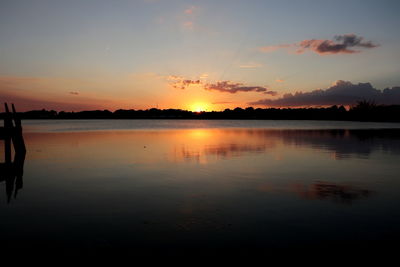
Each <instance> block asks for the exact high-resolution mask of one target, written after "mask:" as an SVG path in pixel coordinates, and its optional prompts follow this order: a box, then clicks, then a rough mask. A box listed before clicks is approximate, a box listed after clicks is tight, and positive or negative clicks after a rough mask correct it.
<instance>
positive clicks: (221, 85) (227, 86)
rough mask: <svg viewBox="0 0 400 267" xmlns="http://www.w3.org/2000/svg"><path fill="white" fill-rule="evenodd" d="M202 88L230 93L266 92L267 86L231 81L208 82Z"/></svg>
mask: <svg viewBox="0 0 400 267" xmlns="http://www.w3.org/2000/svg"><path fill="white" fill-rule="evenodd" d="M204 89H205V90H208V91H219V92H223V93H231V94H236V93H238V92H268V88H266V87H263V86H244V85H243V84H242V83H233V82H231V81H220V82H216V83H209V84H206V85H205V86H204Z"/></svg>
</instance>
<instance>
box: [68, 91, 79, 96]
mask: <svg viewBox="0 0 400 267" xmlns="http://www.w3.org/2000/svg"><path fill="white" fill-rule="evenodd" d="M69 94H70V95H79V92H76V91H71V92H69Z"/></svg>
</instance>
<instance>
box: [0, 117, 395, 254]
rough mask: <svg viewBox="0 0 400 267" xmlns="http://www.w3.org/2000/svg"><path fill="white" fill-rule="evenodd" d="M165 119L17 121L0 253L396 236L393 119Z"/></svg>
mask: <svg viewBox="0 0 400 267" xmlns="http://www.w3.org/2000/svg"><path fill="white" fill-rule="evenodd" d="M152 122H153V124H151V123H152ZM124 123H126V125H125V124H124ZM172 124H173V125H171V124H168V121H116V122H115V121H108V122H107V121H88V122H84V121H72V122H71V121H27V122H24V126H25V128H24V129H25V141H26V145H27V149H28V152H27V154H26V159H25V162H24V166H23V179H22V180H21V181H16V180H18V179H16V180H12V179H9V180H8V185H7V183H6V181H3V180H4V179H3V177H4V174H3V175H2V177H1V180H2V182H1V183H0V192H2V193H1V194H0V214H1V217H2V219H1V221H0V226H1V227H0V240H1V241H2V244H7V246H4V245H3V246H4V247H7V248H8V249H13V248H15V249H21V248H22V249H29V248H30V249H32V248H37V247H41V248H43V247H45V248H57V249H60V250H62V249H67V250H68V249H71V248H75V249H76V248H79V250H81V251H92V250H95V251H96V250H98V249H100V250H101V249H115V248H118V249H131V248H140V249H160V250H174V249H176V250H179V249H182V248H185V249H188V248H194V249H226V248H231V249H248V250H251V249H261V250H263V249H266V250H267V249H271V248H273V249H280V248H282V249H287V248H302V247H310V248H317V247H329V248H330V249H332V247H333V248H334V247H337V246H338V245H340V244H341V245H343V244H347V245H348V246H350V247H358V246H360V245H361V246H363V244H364V246H371V245H376V246H378V244H379V245H381V244H391V242H394V241H396V240H398V237H399V233H400V228H399V225H400V224H399V223H400V209H399V208H398V207H399V204H400V181H399V173H400V165H399V159H400V129H388V128H395V127H393V126H396V125H392V124H382V125H381V126H382V127H379V124H368V123H366V124H362V123H359V124H357V123H342V124H341V123H339V124H338V123H336V122H334V123H332V122H321V123H318V122H312V121H311V122H303V123H301V122H296V123H295V124H291V123H290V122H288V121H284V122H281V121H276V122H268V123H266V122H257V121H256V122H254V121H253V122H244V121H239V122H236V121H211V122H210V121H200V122H196V121H178V122H176V123H175V122H172ZM107 125H108V126H107ZM116 125H119V126H118V127H115V126H116ZM124 125H125V126H124ZM143 125H145V126H146V127H144V126H143ZM149 125H153V127H151V126H149ZM164 125H167V126H165V127H164ZM285 125H286V126H285ZM299 125H300V126H299ZM339 126H342V127H339ZM344 126H346V127H344ZM114 127H115V128H116V129H114ZM384 128H386V129H384ZM1 149H2V150H1V151H4V147H1ZM2 161H4V158H3V159H2ZM10 184H12V185H13V186H10ZM365 244H367V245H365Z"/></svg>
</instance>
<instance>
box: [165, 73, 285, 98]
mask: <svg viewBox="0 0 400 267" xmlns="http://www.w3.org/2000/svg"><path fill="white" fill-rule="evenodd" d="M205 77H206V76H205V75H204V74H202V75H201V76H200V78H199V79H186V78H184V77H181V76H176V75H169V76H167V77H166V79H167V81H168V82H169V84H170V85H171V86H172V87H173V88H176V89H182V90H184V89H187V88H188V87H190V86H193V85H198V86H201V87H202V88H203V89H204V90H207V91H218V92H222V93H231V94H236V93H238V92H258V93H263V94H268V95H273V96H275V95H277V94H278V93H277V92H275V91H270V90H269V89H268V88H267V87H264V86H246V85H244V84H243V83H236V82H232V81H218V82H215V83H207V82H206V81H204V79H203V78H205Z"/></svg>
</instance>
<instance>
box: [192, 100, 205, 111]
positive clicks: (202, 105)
mask: <svg viewBox="0 0 400 267" xmlns="http://www.w3.org/2000/svg"><path fill="white" fill-rule="evenodd" d="M208 108H209V106H208V104H206V103H202V102H197V103H194V104H192V105H191V106H190V110H191V111H194V112H202V111H207V109H208Z"/></svg>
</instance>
